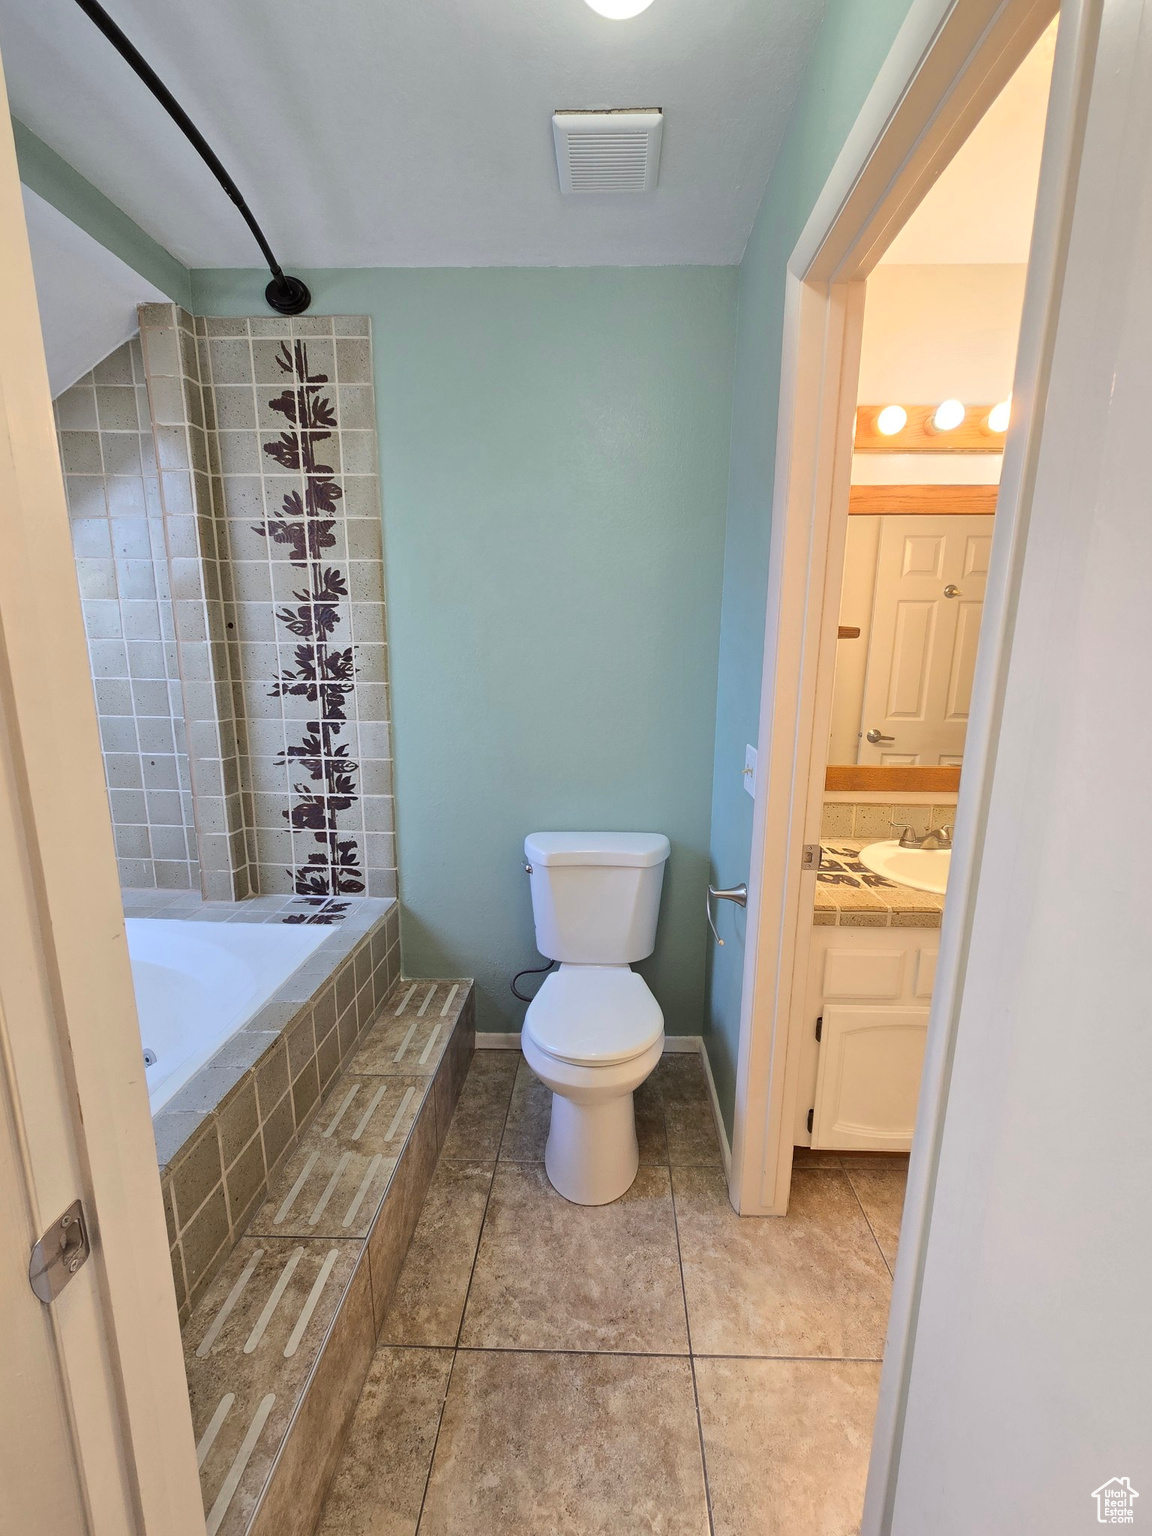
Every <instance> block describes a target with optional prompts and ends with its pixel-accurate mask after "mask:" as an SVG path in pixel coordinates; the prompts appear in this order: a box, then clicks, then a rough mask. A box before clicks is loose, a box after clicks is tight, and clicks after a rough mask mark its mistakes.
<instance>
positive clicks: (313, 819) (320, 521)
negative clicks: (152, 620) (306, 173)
mask: <svg viewBox="0 0 1152 1536" xmlns="http://www.w3.org/2000/svg"><path fill="white" fill-rule="evenodd" d="M195 325H196V332H197V338H198V355H199V359H200V367H201V371H202V375H203V377H204V378H205V380H206V382H208V383H209V385H210V387H209V388H208V389H207V391H206V394H205V400H206V403H207V407H208V409H209V410H210V412H211V419H210V420H209V423H208V427H209V430H208V444H207V445H208V453H209V456H210V460H211V469H212V474H211V482H212V497H213V506H214V507H215V509H216V510H217V513H218V516H219V526H220V528H221V529H222V530H223V531H224V535H225V536H226V539H227V548H228V558H229V567H228V569H229V579H230V583H231V591H230V593H229V594H225V595H224V608H223V612H222V615H221V617H222V619H223V624H224V628H223V634H224V635H225V637H226V640H227V648H228V655H229V667H230V672H231V676H232V678H233V679H234V680H236V683H237V689H238V699H239V704H238V712H240V713H242V714H243V718H244V720H245V725H246V732H245V743H246V744H245V745H243V746H242V757H241V762H240V770H241V774H240V776H241V783H242V787H243V808H244V814H245V819H246V826H247V828H248V831H249V846H250V847H251V848H252V849H254V865H255V870H254V888H255V889H258V890H260V891H261V892H264V893H271V892H274V891H296V892H298V893H299V892H305V891H319V890H321V889H323V890H324V891H325V892H327V893H329V894H338V893H341V892H343V893H349V892H351V893H356V892H359V891H363V892H364V893H365V894H367V895H369V896H379V897H388V896H394V895H395V894H396V857H395V846H394V817H393V804H392V748H391V733H390V727H389V720H390V708H389V695H388V682H387V677H388V668H387V645H386V632H385V612H384V567H383V554H382V545H381V522H380V487H379V476H378V471H377V452H376V408H375V400H374V389H373V383H372V342H371V328H370V322H369V321H368V319H367V318H365V317H356V316H339V317H336V318H335V319H333V318H331V317H325V316H317V315H306V316H299V317H296V318H295V319H275V318H261V319H252V320H219V319H208V320H197V321H196V322H195Z"/></svg>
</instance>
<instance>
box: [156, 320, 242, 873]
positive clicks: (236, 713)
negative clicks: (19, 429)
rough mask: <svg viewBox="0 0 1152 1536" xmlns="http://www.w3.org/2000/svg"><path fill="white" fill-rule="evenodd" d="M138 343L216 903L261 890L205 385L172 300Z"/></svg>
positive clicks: (197, 797) (203, 852)
mask: <svg viewBox="0 0 1152 1536" xmlns="http://www.w3.org/2000/svg"><path fill="white" fill-rule="evenodd" d="M139 316H140V341H141V348H142V354H143V358H144V367H145V373H146V376H147V381H148V400H149V408H150V411H151V422H152V432H153V436H154V438H155V443H156V461H157V464H158V466H159V486H160V502H161V505H162V507H163V513H164V531H165V539H166V544H167V552H168V564H169V580H170V585H171V590H172V607H173V613H174V618H175V631H176V658H177V664H178V666H179V669H180V676H181V679H182V683H183V701H184V711H185V731H186V736H187V740H188V750H189V760H190V769H191V779H192V792H193V804H194V811H195V817H196V831H197V847H198V850H199V859H200V876H201V888H202V890H203V893H204V895H205V896H207V897H209V898H211V899H213V900H219V901H238V900H242V899H243V898H244V897H246V896H250V895H252V894H254V893H256V892H257V891H259V889H260V886H259V884H258V882H257V881H256V879H255V878H254V874H253V870H252V868H251V866H252V863H253V854H254V852H255V850H254V848H253V847H252V846H251V840H250V839H249V838H248V837H247V836H246V826H245V815H244V803H243V801H242V798H241V785H240V767H239V764H240V760H241V758H242V757H243V755H244V752H245V740H246V738H245V734H244V725H245V722H244V712H243V709H242V708H241V707H239V706H240V702H241V701H240V698H239V687H238V675H237V674H235V672H234V670H233V666H232V662H233V656H232V652H231V650H230V648H229V647H228V645H227V644H226V636H227V629H226V623H227V620H226V617H225V613H224V608H225V604H226V602H227V600H228V599H229V597H230V595H231V584H232V577H231V566H230V559H229V550H228V540H227V532H226V527H225V525H224V524H223V520H222V512H221V507H220V499H219V494H218V489H217V487H216V486H215V485H214V484H213V480H212V477H211V476H210V474H209V467H210V460H209V433H208V428H209V425H210V423H211V421H212V420H213V403H212V394H211V381H210V377H209V376H208V373H207V370H206V369H205V368H204V367H203V366H202V365H203V362H204V359H203V358H202V355H201V351H200V349H199V348H198V347H197V343H196V334H195V321H194V320H193V318H192V316H191V315H190V314H189V313H188V311H187V310H184V309H181V308H179V306H177V305H175V304H144V305H141V306H140V310H139Z"/></svg>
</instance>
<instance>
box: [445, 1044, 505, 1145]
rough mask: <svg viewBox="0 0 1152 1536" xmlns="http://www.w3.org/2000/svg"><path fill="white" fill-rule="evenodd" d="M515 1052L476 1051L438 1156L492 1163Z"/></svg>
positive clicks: (502, 1126) (503, 1113) (498, 1140)
mask: <svg viewBox="0 0 1152 1536" xmlns="http://www.w3.org/2000/svg"><path fill="white" fill-rule="evenodd" d="M519 1062H520V1053H519V1051H477V1052H476V1054H475V1055H474V1056H473V1057H472V1065H471V1066H470V1067H469V1068H468V1076H467V1077H466V1078H465V1079H464V1087H463V1088H462V1089H461V1091H460V1098H459V1099H458V1101H457V1103H456V1110H455V1113H454V1114H453V1116H452V1121H451V1124H450V1125H449V1127H448V1136H447V1139H446V1140H445V1142H444V1146H443V1148H442V1150H441V1153H440V1156H441V1157H451V1158H462V1159H464V1160H465V1161H467V1162H493V1163H494V1162H495V1161H496V1156H497V1154H498V1152H499V1151H500V1138H501V1136H502V1135H503V1133H504V1121H505V1119H506V1118H507V1115H508V1101H509V1099H510V1098H511V1096H512V1085H513V1083H514V1082H515V1081H516V1068H517V1066H518V1064H519Z"/></svg>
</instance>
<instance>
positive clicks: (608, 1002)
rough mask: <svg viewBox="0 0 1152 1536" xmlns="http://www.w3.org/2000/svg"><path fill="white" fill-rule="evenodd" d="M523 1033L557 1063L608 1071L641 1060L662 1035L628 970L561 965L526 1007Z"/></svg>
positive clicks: (644, 992)
mask: <svg viewBox="0 0 1152 1536" xmlns="http://www.w3.org/2000/svg"><path fill="white" fill-rule="evenodd" d="M524 1029H525V1031H526V1032H527V1033H528V1034H529V1035H530V1037H531V1039H532V1040H533V1042H534V1043H535V1044H536V1045H537V1046H538V1047H539V1048H540V1049H541V1050H542V1051H544V1052H546V1053H547V1054H548V1055H549V1056H552V1057H554V1058H555V1059H556V1060H557V1061H565V1062H569V1063H571V1064H572V1065H573V1066H582V1067H610V1066H615V1065H618V1064H619V1063H620V1062H625V1061H632V1060H633V1059H634V1058H636V1057H638V1056H642V1055H643V1054H644V1053H645V1052H646V1051H649V1050H651V1048H652V1047H653V1046H654V1045H655V1044H656V1042H657V1041H658V1040H659V1039H660V1038H661V1036H662V1035H663V1033H664V1015H663V1013H662V1012H661V1009H660V1004H659V1003H658V1002H657V1001H656V999H655V998H654V997H653V996H652V994H651V992H650V991H649V990H648V987H647V985H646V983H645V981H644V978H643V977H642V976H638V975H637V973H636V972H635V971H632V970H629V969H628V968H627V966H618V965H563V966H561V967H560V969H559V971H557V972H555V973H554V974H553V975H551V976H549V977H548V978H547V980H546V981H545V982H544V985H543V986H542V987H541V988H540V990H539V992H538V993H537V994H536V996H535V998H533V1000H532V1002H531V1003H530V1004H529V1007H528V1012H527V1014H526V1015H525V1018H524Z"/></svg>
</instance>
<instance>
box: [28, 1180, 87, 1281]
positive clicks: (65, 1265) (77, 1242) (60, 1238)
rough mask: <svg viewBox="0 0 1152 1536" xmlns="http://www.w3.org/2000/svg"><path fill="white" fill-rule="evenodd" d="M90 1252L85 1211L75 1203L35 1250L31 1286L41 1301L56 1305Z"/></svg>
mask: <svg viewBox="0 0 1152 1536" xmlns="http://www.w3.org/2000/svg"><path fill="white" fill-rule="evenodd" d="M91 1252H92V1245H91V1243H90V1242H89V1239H88V1223H87V1221H86V1220H85V1217H84V1207H83V1205H82V1204H81V1203H80V1201H79V1200H73V1202H72V1204H71V1205H70V1206H69V1207H68V1209H67V1210H66V1211H64V1212H63V1213H62V1214H61V1215H59V1216H58V1217H57V1218H56V1220H55V1221H54V1222H53V1223H52V1225H51V1226H50V1227H49V1228H48V1230H47V1232H45V1234H44V1236H43V1237H42V1238H41V1239H40V1241H39V1242H38V1243H37V1244H36V1246H35V1247H34V1248H33V1250H32V1255H31V1257H30V1258H29V1260H28V1284H29V1285H30V1286H31V1287H32V1290H33V1291H34V1292H35V1294H36V1295H37V1296H38V1297H39V1298H40V1300H41V1301H43V1302H45V1303H47V1302H51V1301H55V1300H56V1298H57V1296H59V1294H60V1292H61V1291H62V1290H63V1289H64V1287H65V1286H66V1285H67V1284H68V1282H69V1280H71V1278H72V1276H73V1275H74V1274H75V1273H76V1271H77V1270H78V1269H80V1268H82V1266H83V1265H84V1263H85V1262H86V1260H87V1258H88V1255H89V1254H90V1253H91Z"/></svg>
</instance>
